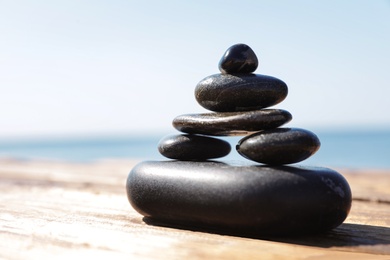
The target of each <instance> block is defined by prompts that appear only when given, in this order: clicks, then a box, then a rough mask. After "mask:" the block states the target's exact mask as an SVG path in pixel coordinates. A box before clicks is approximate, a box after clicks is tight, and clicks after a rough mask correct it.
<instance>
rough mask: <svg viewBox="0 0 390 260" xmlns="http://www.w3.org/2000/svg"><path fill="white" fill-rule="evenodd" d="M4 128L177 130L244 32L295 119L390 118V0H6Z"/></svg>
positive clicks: (51, 132) (331, 122) (317, 124)
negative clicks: (200, 86)
mask: <svg viewBox="0 0 390 260" xmlns="http://www.w3.org/2000/svg"><path fill="white" fill-rule="evenodd" d="M0 33H1V41H0V88H1V93H2V94H1V95H0V120H1V127H0V138H11V137H17V138H18V137H38V136H39V137H42V136H72V135H105V134H139V133H159V132H173V131H174V129H173V128H172V126H171V122H172V119H173V118H174V117H175V116H177V115H180V114H185V113H200V112H206V110H205V109H203V108H202V107H200V105H198V104H197V102H196V100H195V98H194V88H195V86H196V84H197V83H198V82H199V81H200V80H201V79H203V78H204V77H206V76H208V75H211V74H215V73H218V72H219V71H218V66H217V65H218V61H219V59H220V57H221V56H222V54H223V53H224V51H225V50H226V49H227V48H228V47H229V46H231V45H233V44H235V43H246V44H248V45H249V46H251V47H252V49H253V50H254V51H255V53H256V54H257V56H258V59H259V62H260V65H259V68H258V69H257V71H256V73H258V74H266V75H271V76H274V77H277V78H280V79H282V80H283V81H285V82H286V83H287V85H288V87H289V95H288V96H287V98H286V100H285V101H284V102H282V103H280V104H278V105H277V106H276V107H277V108H282V109H286V110H288V111H290V112H291V113H292V115H293V121H292V122H291V123H289V126H296V127H302V128H308V129H340V128H343V129H344V128H349V129H352V128H353V129H362V128H364V129H367V128H371V129H390V112H389V110H390V109H389V108H390V105H389V103H390V102H389V100H390V83H389V82H390V77H389V75H390V2H389V1H379V0H378V1H300V0H298V1H212V2H211V1H194V2H191V3H190V2H188V1H169V0H168V1H139V2H138V1H124V0H123V1H119V0H117V1H92V0H91V1H75V0H69V1H42V0H36V1H17V0H16V1H0Z"/></svg>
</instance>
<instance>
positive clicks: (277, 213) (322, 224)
mask: <svg viewBox="0 0 390 260" xmlns="http://www.w3.org/2000/svg"><path fill="white" fill-rule="evenodd" d="M126 190H127V197H128V200H129V202H130V204H131V205H132V206H133V208H134V209H135V210H137V211H138V212H139V213H140V214H142V215H143V216H145V217H146V219H151V220H155V221H157V222H160V223H161V222H163V223H168V224H169V225H173V226H175V225H177V226H180V227H183V226H189V227H190V228H194V227H202V228H204V227H206V228H210V229H211V230H218V229H221V230H222V231H239V232H245V231H247V232H251V233H255V234H271V235H279V234H287V235H293V234H303V233H317V232H322V231H327V230H330V229H332V228H335V227H337V226H338V225H340V224H341V223H342V222H343V221H344V220H345V218H346V217H347V215H348V213H349V210H350V208H351V190H350V187H349V185H348V183H347V181H346V180H345V179H344V178H343V176H341V175H340V174H339V173H337V172H336V171H333V170H331V169H327V168H319V167H314V168H313V167H289V166H280V167H266V166H260V165H246V166H241V165H230V164H225V163H218V162H210V161H208V162H190V161H187V162H185V161H145V162H141V163H140V164H138V165H136V166H135V167H134V168H133V169H132V170H131V172H130V174H129V176H128V179H127V183H126Z"/></svg>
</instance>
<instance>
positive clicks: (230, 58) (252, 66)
mask: <svg viewBox="0 0 390 260" xmlns="http://www.w3.org/2000/svg"><path fill="white" fill-rule="evenodd" d="M258 65H259V61H258V60H257V57H256V54H255V53H254V52H253V50H252V49H251V48H250V47H249V46H248V45H246V44H242V43H239V44H235V45H233V46H231V47H230V48H229V49H227V50H226V51H225V53H224V54H223V56H222V58H221V60H220V61H219V64H218V68H219V70H220V71H221V72H222V73H225V74H234V73H251V72H254V71H255V70H256V69H257V66H258Z"/></svg>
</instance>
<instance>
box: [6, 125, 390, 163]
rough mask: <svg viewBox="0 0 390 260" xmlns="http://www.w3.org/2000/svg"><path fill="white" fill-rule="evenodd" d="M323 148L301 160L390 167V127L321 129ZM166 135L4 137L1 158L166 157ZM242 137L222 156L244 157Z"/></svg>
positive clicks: (89, 158)
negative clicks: (161, 145) (239, 148)
mask: <svg viewBox="0 0 390 260" xmlns="http://www.w3.org/2000/svg"><path fill="white" fill-rule="evenodd" d="M316 134H317V135H318V137H319V139H320V141H321V148H320V150H319V151H318V152H317V153H316V154H315V155H313V156H312V157H310V158H309V159H307V160H305V161H304V162H302V163H301V164H304V165H317V166H325V167H348V168H376V169H390V130H389V131H361V132H356V131H355V132H348V131H339V132H326V131H323V132H321V131H317V132H316ZM161 137H163V136H129V137H114V136H113V137H100V138H98V137H96V138H68V139H47V140H42V139H40V140H23V141H15V140H14V141H6V140H2V141H1V140H0V158H15V159H21V160H30V159H49V160H62V161H71V162H90V161H95V160H100V159H106V158H114V159H132V158H135V159H137V160H165V158H164V157H162V156H161V155H160V154H159V153H158V150H157V144H158V142H159V140H160V139H161ZM240 138H241V137H224V138H223V139H225V140H227V141H229V142H230V143H231V145H232V152H231V153H230V155H228V156H227V157H224V158H222V159H221V160H244V161H246V159H244V158H243V157H241V156H240V155H238V153H237V152H236V151H235V149H234V147H235V145H236V143H237V142H238V140H239V139H240Z"/></svg>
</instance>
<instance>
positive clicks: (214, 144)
mask: <svg viewBox="0 0 390 260" xmlns="http://www.w3.org/2000/svg"><path fill="white" fill-rule="evenodd" d="M158 150H159V152H160V153H161V154H162V155H163V156H165V157H167V158H170V159H177V160H207V159H213V158H220V157H223V156H226V155H228V154H229V153H230V150H231V147H230V144H229V143H228V142H226V141H224V140H220V139H217V138H213V137H208V136H200V135H187V134H183V135H170V136H167V137H164V138H163V139H162V140H161V141H160V142H159V144H158Z"/></svg>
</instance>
